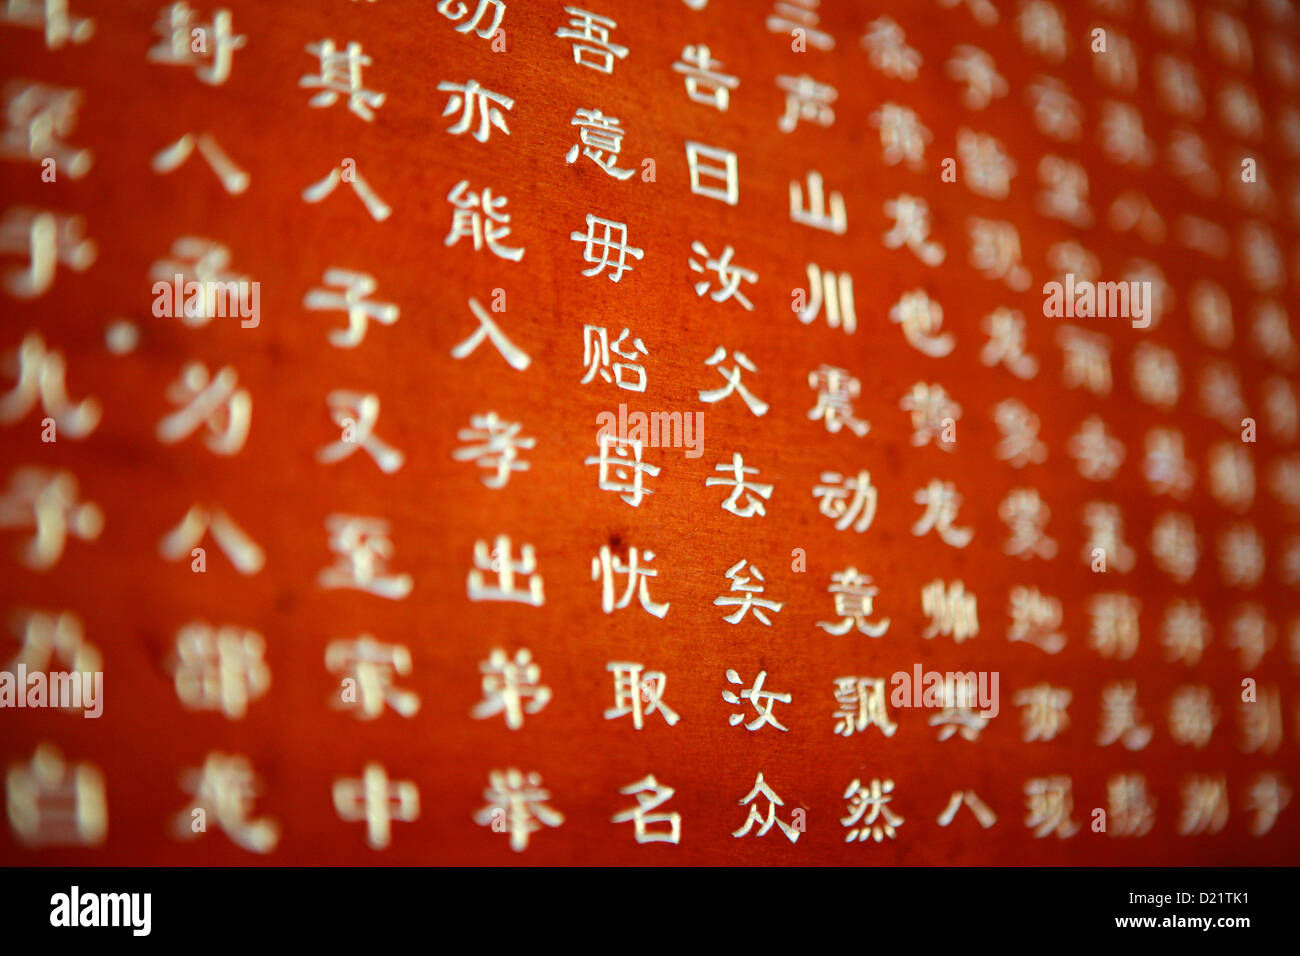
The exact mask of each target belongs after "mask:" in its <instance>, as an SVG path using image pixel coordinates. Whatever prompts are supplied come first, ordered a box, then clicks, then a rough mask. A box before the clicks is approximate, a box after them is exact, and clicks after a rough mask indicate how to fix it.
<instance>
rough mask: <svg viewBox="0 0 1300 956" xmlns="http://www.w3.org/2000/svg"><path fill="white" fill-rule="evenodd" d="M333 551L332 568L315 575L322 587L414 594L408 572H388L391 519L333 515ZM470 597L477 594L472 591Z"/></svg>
mask: <svg viewBox="0 0 1300 956" xmlns="http://www.w3.org/2000/svg"><path fill="white" fill-rule="evenodd" d="M325 528H326V530H327V531H329V539H330V550H332V551H333V552H334V553H335V554H337V555H338V560H337V561H335V563H334V565H333V567H329V568H323V569H322V570H321V572H320V574H318V575H317V576H316V581H317V583H318V584H319V585H320V586H321V587H323V588H356V589H357V590H359V591H365V592H367V593H368V594H374V595H377V596H378V597H386V598H389V599H390V600H394V601H396V600H400V599H402V598H404V597H406V596H407V595H408V594H410V593H411V587H412V583H413V582H412V580H411V576H410V575H409V574H389V573H388V559H389V558H391V557H392V556H393V542H392V539H390V538H389V537H388V522H387V521H384V520H382V519H380V518H363V517H359V516H357V515H343V514H331V515H327V516H326V517H325ZM470 599H471V600H473V599H474V596H473V594H472V593H471V595H470Z"/></svg>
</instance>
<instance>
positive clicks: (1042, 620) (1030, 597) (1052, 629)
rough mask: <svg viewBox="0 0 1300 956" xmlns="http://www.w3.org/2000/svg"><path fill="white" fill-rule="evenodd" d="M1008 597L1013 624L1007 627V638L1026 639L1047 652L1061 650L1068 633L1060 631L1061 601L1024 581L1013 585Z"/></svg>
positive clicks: (1026, 641)
mask: <svg viewBox="0 0 1300 956" xmlns="http://www.w3.org/2000/svg"><path fill="white" fill-rule="evenodd" d="M1008 600H1009V605H1008V608H1007V613H1008V614H1009V615H1010V616H1011V626H1010V627H1009V628H1007V640H1008V641H1013V642H1014V641H1024V642H1025V643H1026V644H1033V645H1034V646H1035V647H1037V648H1038V649H1039V650H1041V651H1043V652H1045V653H1047V654H1059V653H1060V652H1061V650H1062V649H1063V648H1064V647H1065V635H1064V634H1062V633H1061V632H1060V627H1061V620H1062V614H1061V602H1060V601H1058V600H1057V599H1056V598H1054V597H1047V596H1045V595H1044V594H1043V593H1042V592H1041V591H1039V590H1038V588H1030V587H1025V586H1023V585H1017V586H1016V587H1014V588H1012V589H1011V593H1010V595H1008Z"/></svg>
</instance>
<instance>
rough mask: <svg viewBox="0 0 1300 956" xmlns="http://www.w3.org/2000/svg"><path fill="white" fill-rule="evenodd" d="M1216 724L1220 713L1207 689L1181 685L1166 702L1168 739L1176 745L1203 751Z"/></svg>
mask: <svg viewBox="0 0 1300 956" xmlns="http://www.w3.org/2000/svg"><path fill="white" fill-rule="evenodd" d="M1218 722H1219V709H1218V708H1217V707H1215V706H1214V697H1213V696H1212V695H1211V694H1210V689H1209V688H1208V687H1193V686H1191V685H1184V686H1182V687H1180V688H1178V690H1177V691H1175V692H1174V696H1173V697H1172V698H1170V700H1169V737H1170V739H1171V740H1173V742H1174V743H1176V744H1184V745H1189V746H1192V747H1195V748H1196V749H1197V750H1200V749H1201V748H1203V747H1204V746H1205V745H1206V744H1208V743H1209V742H1210V736H1211V735H1212V734H1213V733H1214V726H1215V724H1217V723H1218Z"/></svg>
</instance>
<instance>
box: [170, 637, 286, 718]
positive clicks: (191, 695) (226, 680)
mask: <svg viewBox="0 0 1300 956" xmlns="http://www.w3.org/2000/svg"><path fill="white" fill-rule="evenodd" d="M265 653H266V641H265V640H264V639H263V638H262V635H260V634H258V633H257V632H256V631H252V630H249V629H247V628H242V627H234V626H232V625H226V626H224V627H213V626H212V625H211V624H206V623H204V622H203V621H192V622H190V623H189V624H186V625H185V626H184V627H182V628H181V629H180V630H179V631H177V632H176V657H175V659H174V660H173V661H172V663H171V671H172V678H173V680H174V682H175V685H176V696H177V697H179V698H180V699H181V703H182V704H184V705H185V706H186V707H187V708H188V709H190V710H219V711H221V713H223V714H225V715H226V716H227V717H229V718H230V719H231V720H238V719H239V718H241V717H243V716H244V715H245V714H246V713H247V712H248V705H249V703H250V702H251V701H254V700H257V699H258V698H259V697H261V696H263V695H264V694H265V693H266V692H267V690H268V689H269V688H270V686H271V669H270V668H269V667H267V666H266V660H265V657H264V655H265Z"/></svg>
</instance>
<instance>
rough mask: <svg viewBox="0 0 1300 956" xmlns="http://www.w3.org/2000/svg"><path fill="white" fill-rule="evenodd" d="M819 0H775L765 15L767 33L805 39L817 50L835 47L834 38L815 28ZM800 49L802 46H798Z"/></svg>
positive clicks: (819, 19) (818, 19)
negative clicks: (770, 10) (769, 11)
mask: <svg viewBox="0 0 1300 956" xmlns="http://www.w3.org/2000/svg"><path fill="white" fill-rule="evenodd" d="M819 6H821V0H776V2H775V3H773V4H772V12H771V13H769V14H768V15H767V32H768V33H785V34H788V35H790V36H792V37H795V38H796V39H797V40H807V41H808V42H809V43H810V44H812V46H813V48H814V49H817V50H833V49H835V38H834V37H833V36H831V35H830V34H829V33H826V32H825V31H823V30H818V29H817V24H818V23H819V22H821V15H820V14H819V13H818V12H817V8H818V7H819ZM800 49H802V47H800Z"/></svg>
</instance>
